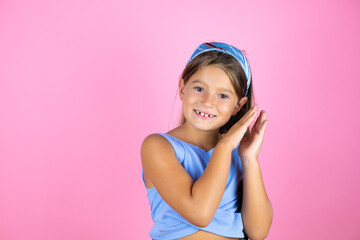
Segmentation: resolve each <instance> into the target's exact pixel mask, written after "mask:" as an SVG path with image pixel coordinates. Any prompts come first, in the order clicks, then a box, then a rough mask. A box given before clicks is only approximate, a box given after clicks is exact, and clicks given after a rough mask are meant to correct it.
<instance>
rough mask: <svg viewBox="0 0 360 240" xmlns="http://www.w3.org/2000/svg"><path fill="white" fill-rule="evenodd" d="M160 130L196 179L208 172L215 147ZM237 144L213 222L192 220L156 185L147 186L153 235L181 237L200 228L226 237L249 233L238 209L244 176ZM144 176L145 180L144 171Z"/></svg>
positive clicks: (159, 238) (158, 239)
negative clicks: (198, 223)
mask: <svg viewBox="0 0 360 240" xmlns="http://www.w3.org/2000/svg"><path fill="white" fill-rule="evenodd" d="M157 134H160V135H161V136H163V137H165V138H166V139H167V140H168V141H169V142H170V143H171V145H172V147H173V148H174V150H175V153H176V157H177V159H178V160H179V162H180V163H181V165H182V166H183V167H184V168H185V170H186V171H187V172H188V173H189V175H190V176H191V177H192V178H193V180H194V181H196V180H197V179H198V178H199V177H200V176H201V174H202V173H203V172H204V170H205V168H206V166H207V164H208V162H209V159H210V156H211V154H212V152H213V150H214V149H211V150H210V151H205V150H203V149H201V148H200V147H198V146H195V145H192V144H190V143H187V142H184V141H182V140H180V139H178V138H175V137H173V136H171V135H169V134H164V133H157ZM238 147H239V146H238ZM238 147H237V148H238ZM237 148H236V149H234V150H233V152H232V157H231V158H232V159H231V165H230V171H229V175H228V179H227V182H226V188H225V192H224V195H223V197H222V199H221V202H220V205H219V207H218V209H217V210H216V212H215V215H214V217H213V219H212V221H211V222H210V224H209V225H208V226H206V227H204V228H201V227H197V226H195V225H193V224H191V223H190V222H188V221H187V220H186V219H184V218H183V217H182V216H181V215H180V214H178V213H177V212H176V211H175V210H174V209H172V208H171V207H170V206H169V205H168V204H167V203H166V202H165V201H164V200H163V199H162V198H161V196H160V194H159V193H158V192H157V190H156V188H155V187H152V188H146V186H145V188H146V191H147V196H148V198H149V203H150V208H151V218H152V220H153V221H154V226H153V227H152V229H151V231H150V234H149V235H150V237H151V238H152V239H156V240H169V239H177V238H181V237H185V236H188V235H190V234H193V233H195V232H197V231H198V230H199V229H202V230H204V231H208V232H211V233H214V234H217V235H220V236H225V237H233V238H244V237H245V234H244V232H243V223H242V219H241V213H240V212H237V209H238V207H237V204H236V201H237V194H236V193H237V189H238V182H239V181H240V180H241V179H242V176H243V175H242V167H241V161H240V157H239V155H238V153H237V150H238V149H237ZM142 179H143V182H144V184H145V179H144V173H143V172H142Z"/></svg>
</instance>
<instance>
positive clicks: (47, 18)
mask: <svg viewBox="0 0 360 240" xmlns="http://www.w3.org/2000/svg"><path fill="white" fill-rule="evenodd" d="M359 12H360V4H359V2H358V1H351V0H347V1H344V0H337V1H334V0H327V1H325V0H323V1H319V0H315V1H314V0H312V1H310V0H305V1H295V2H294V1H292V2H291V3H290V2H289V1H280V0H275V1H235V0H234V1H183V0H182V1H126V2H125V1H115V0H111V1H110V0H105V1H103V0H102V1H100V0H94V1H84V0H82V1H80V0H77V1H73V0H72V1H70V0H65V1H45V0H39V1H16V0H15V1H14V0H13V1H6V0H3V1H1V2H0V239H1V240H20V239H27V240H32V239H34V240H35V239H36V240H45V239H52V240H73V239H74V240H75V239H94V240H95V239H96V240H100V239H150V237H149V232H150V229H151V227H152V220H151V216H150V206H149V203H148V199H147V196H146V190H145V187H144V184H143V182H142V178H141V169H142V168H141V160H140V145H141V142H142V140H143V138H144V137H146V136H147V135H148V134H150V133H153V132H167V131H168V130H170V129H171V128H173V127H175V126H176V121H177V118H178V116H179V110H180V108H179V106H180V101H179V98H178V97H177V95H176V94H177V92H176V91H177V84H178V79H179V76H180V74H181V71H182V70H183V68H184V67H185V64H186V62H187V60H188V59H189V57H190V56H191V54H192V52H193V51H194V50H195V48H196V47H197V46H198V45H199V44H200V43H202V42H205V41H221V42H227V43H230V44H232V45H234V46H237V47H238V48H240V49H244V50H246V52H247V53H248V58H249V61H250V64H251V67H252V71H253V84H254V92H255V98H256V102H257V103H258V104H259V107H260V109H264V110H266V112H267V118H268V120H269V122H268V126H267V131H266V135H265V139H264V143H263V147H262V150H261V153H260V156H259V161H260V164H261V168H262V173H263V178H264V181H265V187H266V190H267V193H268V195H269V197H270V199H271V202H272V204H273V208H274V219H273V224H272V227H271V230H270V234H269V236H268V238H267V239H271V240H282V239H292V240H297V239H304V238H309V239H360V230H359V218H360V205H359V202H360V188H359V182H360V174H358V173H357V172H358V171H359V170H360V163H359V154H360V148H359V140H360V139H359V136H360V127H359V122H360V114H359V110H360V101H359V100H360V99H359V90H360V81H359V78H360V70H359V69H360V68H359V63H360V44H359V43H360V27H359V25H360V14H359Z"/></svg>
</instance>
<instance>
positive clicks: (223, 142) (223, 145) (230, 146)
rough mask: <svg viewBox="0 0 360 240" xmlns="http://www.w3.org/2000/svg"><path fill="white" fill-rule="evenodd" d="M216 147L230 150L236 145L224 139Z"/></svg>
mask: <svg viewBox="0 0 360 240" xmlns="http://www.w3.org/2000/svg"><path fill="white" fill-rule="evenodd" d="M215 148H220V149H222V150H224V151H230V152H231V151H232V150H234V147H233V146H232V145H231V144H229V143H228V142H226V141H224V140H220V141H219V142H218V143H217V144H216V146H215Z"/></svg>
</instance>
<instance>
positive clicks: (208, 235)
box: [177, 229, 244, 240]
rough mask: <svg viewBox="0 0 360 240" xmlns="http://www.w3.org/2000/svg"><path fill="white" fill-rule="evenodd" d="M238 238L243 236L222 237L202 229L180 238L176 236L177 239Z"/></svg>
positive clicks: (238, 239) (225, 239)
mask: <svg viewBox="0 0 360 240" xmlns="http://www.w3.org/2000/svg"><path fill="white" fill-rule="evenodd" d="M230 239H232V240H235V239H236V240H240V239H244V238H231V237H223V236H220V235H216V234H214V233H211V232H207V231H204V230H201V229H200V230H199V231H197V232H196V233H193V234H191V235H189V236H186V237H182V238H177V240H230Z"/></svg>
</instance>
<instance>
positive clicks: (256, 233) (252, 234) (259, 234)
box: [245, 228, 270, 240]
mask: <svg viewBox="0 0 360 240" xmlns="http://www.w3.org/2000/svg"><path fill="white" fill-rule="evenodd" d="M269 230H270V228H268V229H257V230H253V231H249V232H247V231H246V229H245V233H246V235H247V236H248V238H249V239H251V240H264V239H265V238H267V236H268V235H269Z"/></svg>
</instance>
